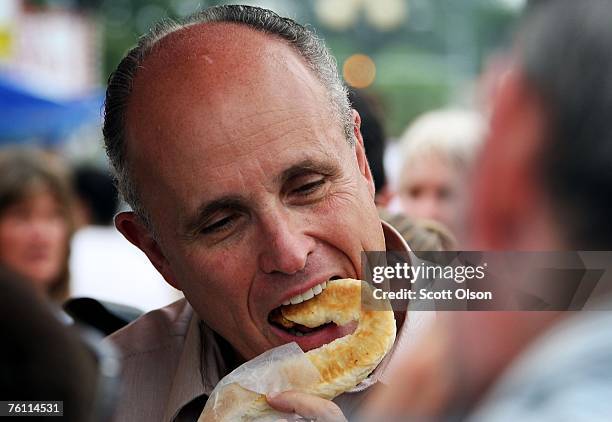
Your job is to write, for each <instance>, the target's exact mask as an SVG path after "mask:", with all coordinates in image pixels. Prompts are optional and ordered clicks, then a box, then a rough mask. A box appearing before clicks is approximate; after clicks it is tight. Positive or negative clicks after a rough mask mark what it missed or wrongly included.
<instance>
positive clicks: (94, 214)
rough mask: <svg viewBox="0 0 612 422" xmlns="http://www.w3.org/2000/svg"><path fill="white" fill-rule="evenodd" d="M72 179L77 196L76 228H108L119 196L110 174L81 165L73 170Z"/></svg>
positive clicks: (91, 166)
mask: <svg viewBox="0 0 612 422" xmlns="http://www.w3.org/2000/svg"><path fill="white" fill-rule="evenodd" d="M72 177H73V181H74V183H73V184H74V191H75V194H76V196H77V212H76V216H75V220H76V226H77V228H80V227H85V226H89V225H95V226H110V225H111V224H112V223H113V217H114V216H115V213H116V212H117V208H118V206H119V194H118V193H117V188H116V186H115V182H114V181H113V176H112V175H111V174H110V172H109V171H108V170H106V169H101V168H98V167H97V166H94V165H87V164H82V165H79V166H77V167H76V168H75V169H74V170H73V172H72Z"/></svg>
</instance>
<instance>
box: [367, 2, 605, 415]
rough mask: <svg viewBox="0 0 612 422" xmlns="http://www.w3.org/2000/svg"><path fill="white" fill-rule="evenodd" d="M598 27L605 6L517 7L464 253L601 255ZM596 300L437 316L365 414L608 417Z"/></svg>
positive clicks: (601, 32) (601, 31)
mask: <svg viewBox="0 0 612 422" xmlns="http://www.w3.org/2000/svg"><path fill="white" fill-rule="evenodd" d="M610 22H612V2H610V1H603V0H585V1H581V2H576V1H571V0H556V1H544V2H534V4H533V5H532V6H531V8H530V9H528V12H527V15H526V16H525V19H524V21H523V24H522V26H520V28H519V29H520V31H519V32H518V38H517V42H516V45H515V49H514V51H513V53H512V54H511V59H512V60H511V61H510V63H511V65H510V67H509V68H508V69H507V70H506V72H505V73H504V74H503V75H500V76H503V77H502V79H501V81H500V84H499V85H498V86H497V88H496V91H495V93H494V96H493V98H492V107H491V110H492V116H491V125H490V133H489V135H488V137H487V140H486V142H485V145H484V149H483V154H482V158H481V160H480V161H479V164H478V166H477V170H476V174H475V175H476V178H475V188H474V194H473V195H474V196H473V204H472V206H473V210H472V213H471V223H472V233H471V239H472V241H471V246H472V247H473V248H475V249H480V250H507V251H516V250H524V251H538V250H539V251H553V250H604V251H610V250H612V222H611V221H610V210H611V209H612V119H611V118H610V113H611V112H612V25H610ZM608 283H609V280H608ZM605 287H606V286H605V285H604V290H605ZM607 287H608V288H609V286H607ZM608 294H609V293H608ZM598 306H599V309H604V310H605V311H603V312H581V313H570V312H552V311H547V312H465V313H458V312H454V313H448V314H446V315H444V316H441V317H439V318H438V323H437V325H436V326H435V329H434V330H432V332H431V333H430V334H429V335H428V336H427V338H426V339H425V340H424V341H423V343H422V344H421V346H420V347H418V348H417V353H414V354H413V355H411V356H410V358H408V357H406V359H405V361H404V364H403V368H401V369H399V370H398V371H397V373H396V376H395V380H394V382H392V386H394V388H390V389H389V390H388V391H387V392H386V393H385V394H381V395H379V396H378V398H377V400H375V401H373V402H371V403H370V406H371V407H370V409H369V410H370V413H369V414H368V416H367V417H365V420H374V419H373V418H375V417H376V416H375V415H385V417H386V420H406V419H409V420H410V418H412V420H423V419H426V420H463V419H467V420H474V421H483V422H485V421H516V420H528V421H559V420H568V421H569V420H571V421H609V420H610V419H611V418H612V402H611V401H610V397H612V312H611V311H610V309H611V308H612V298H610V296H607V297H605V296H604V297H603V298H601V302H600V303H599V304H598ZM400 400H401V401H400ZM398 403H402V405H399V406H398ZM393 418H395V419H393Z"/></svg>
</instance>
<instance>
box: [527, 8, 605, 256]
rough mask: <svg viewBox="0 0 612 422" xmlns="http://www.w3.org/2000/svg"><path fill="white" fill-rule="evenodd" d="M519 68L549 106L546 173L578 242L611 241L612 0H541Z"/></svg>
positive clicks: (569, 235)
mask: <svg viewBox="0 0 612 422" xmlns="http://www.w3.org/2000/svg"><path fill="white" fill-rule="evenodd" d="M518 37H519V38H518V43H517V47H518V50H517V53H518V60H519V64H518V66H519V68H520V69H521V71H522V73H523V74H524V76H525V78H526V80H527V81H528V83H529V84H530V87H531V88H532V89H533V90H534V92H536V93H537V95H538V96H539V97H540V99H541V100H542V103H543V105H544V106H545V107H546V113H547V116H546V118H547V120H548V121H547V128H548V134H547V137H548V139H546V140H545V141H546V142H545V143H544V145H543V147H542V151H541V162H542V169H541V172H542V174H541V176H542V181H543V182H544V184H545V186H546V188H547V190H548V191H549V192H550V195H551V197H552V200H553V201H554V205H556V206H555V210H556V213H557V215H558V224H559V226H560V227H563V230H564V231H565V233H564V235H565V237H566V240H567V241H568V243H569V245H571V247H573V248H575V249H588V250H593V249H603V250H610V249H611V248H612V220H611V219H610V210H611V209H612V114H611V113H612V1H609V0H583V1H574V0H554V1H542V0H540V1H535V2H532V3H531V7H530V8H529V9H528V11H527V15H526V16H525V19H524V21H523V25H522V26H521V27H520V28H519V31H518Z"/></svg>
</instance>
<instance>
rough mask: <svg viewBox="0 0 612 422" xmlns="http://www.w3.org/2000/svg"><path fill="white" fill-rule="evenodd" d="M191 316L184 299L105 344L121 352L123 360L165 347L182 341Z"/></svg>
mask: <svg viewBox="0 0 612 422" xmlns="http://www.w3.org/2000/svg"><path fill="white" fill-rule="evenodd" d="M192 316H193V309H192V308H191V306H190V305H189V303H188V302H187V300H186V299H184V298H183V299H180V300H178V301H176V302H174V303H171V304H170V305H168V306H165V307H163V308H160V309H156V310H153V311H151V312H148V313H146V314H144V315H142V316H141V317H140V318H138V319H136V320H135V321H133V322H132V323H130V324H128V325H127V326H125V327H123V328H122V329H120V330H119V331H117V332H115V333H113V334H111V335H110V336H108V337H107V338H106V340H108V341H110V342H112V343H113V344H114V345H115V346H117V347H118V348H119V349H120V350H121V354H122V356H123V358H124V359H126V358H128V357H129V356H131V355H134V354H140V353H146V352H151V351H154V350H157V349H162V348H165V347H167V346H168V344H169V343H173V342H175V341H176V337H184V336H185V335H186V333H187V329H188V327H189V322H190V321H191V318H192Z"/></svg>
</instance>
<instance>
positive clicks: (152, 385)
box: [109, 221, 435, 422]
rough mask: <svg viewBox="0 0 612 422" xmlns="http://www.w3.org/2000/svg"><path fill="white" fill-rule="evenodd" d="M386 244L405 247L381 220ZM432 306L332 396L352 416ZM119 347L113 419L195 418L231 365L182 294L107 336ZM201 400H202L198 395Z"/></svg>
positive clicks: (410, 319)
mask: <svg viewBox="0 0 612 422" xmlns="http://www.w3.org/2000/svg"><path fill="white" fill-rule="evenodd" d="M383 231H384V235H385V242H386V245H387V250H394V251H409V250H410V248H409V247H408V245H407V244H406V242H405V240H404V239H403V238H402V237H401V235H400V234H399V233H398V232H397V231H396V230H395V229H394V228H393V227H391V226H390V225H388V224H387V223H385V222H384V221H383ZM434 316H435V314H434V313H433V312H423V311H421V312H410V311H409V312H408V314H407V317H406V320H405V321H404V323H403V324H402V328H401V329H400V331H399V333H398V335H397V338H396V341H395V344H394V346H393V349H392V350H391V352H390V353H389V354H388V355H387V356H386V357H385V359H384V360H383V361H382V362H381V364H380V365H379V366H378V368H377V369H376V370H375V371H374V372H373V373H372V375H371V376H370V377H368V378H367V379H365V380H364V381H363V382H362V383H360V384H359V385H358V386H357V387H355V388H354V389H353V390H350V391H348V392H346V393H344V394H342V395H340V396H339V397H337V398H336V399H334V402H335V403H336V404H338V406H340V408H341V409H342V411H343V412H344V414H345V416H346V417H347V418H349V419H350V417H351V415H353V414H354V413H355V412H356V409H357V408H358V407H359V405H360V404H361V402H362V401H363V399H364V398H365V396H366V393H367V390H368V389H369V388H370V387H372V386H373V385H374V384H376V383H378V382H380V383H383V384H384V383H385V381H386V379H387V376H388V375H389V374H390V372H391V371H392V369H393V367H394V365H393V362H394V361H396V360H398V359H400V357H401V356H402V355H404V354H406V353H407V351H408V350H409V349H410V348H411V347H412V345H413V344H414V343H415V342H416V339H417V338H418V337H420V336H421V333H422V331H423V330H424V329H425V328H426V327H427V326H428V325H429V324H430V323H431V320H432V318H433V317H434ZM109 340H110V341H112V342H113V343H114V344H115V345H116V346H117V347H118V348H119V349H120V350H121V352H122V355H123V358H122V365H123V372H122V380H123V386H122V393H121V398H120V401H119V403H118V407H117V411H116V413H115V421H117V422H138V421H147V422H156V421H160V422H170V421H177V422H182V421H187V420H191V421H195V420H197V417H198V416H199V413H200V412H201V410H202V406H200V407H199V408H198V407H196V408H195V410H191V409H190V408H189V407H188V406H187V405H188V404H190V403H191V404H193V403H192V402H193V401H194V399H197V398H198V397H202V396H203V395H204V396H208V395H210V393H211V392H212V390H213V389H214V387H215V385H216V384H217V382H219V380H221V378H223V377H224V376H225V375H227V374H228V373H229V372H231V370H232V369H234V368H229V367H228V366H227V365H226V362H225V359H224V357H223V353H222V347H223V345H222V344H220V343H221V342H222V340H220V339H219V337H218V335H216V334H215V333H214V332H213V331H212V330H211V329H210V328H209V327H208V326H207V325H206V324H204V323H203V322H202V321H201V320H200V319H199V318H198V317H197V315H196V314H195V312H194V311H193V309H192V308H191V305H189V303H188V302H187V301H186V300H185V299H181V300H179V301H177V302H174V303H173V304H171V305H169V306H167V307H165V308H162V309H158V310H155V311H152V312H149V313H147V314H146V315H144V316H142V317H140V318H139V319H138V320H136V321H134V322H133V323H131V324H130V325H128V326H127V327H125V328H123V329H121V330H119V331H118V332H116V333H114V334H113V335H111V336H110V337H109ZM202 403H203V400H202Z"/></svg>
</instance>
